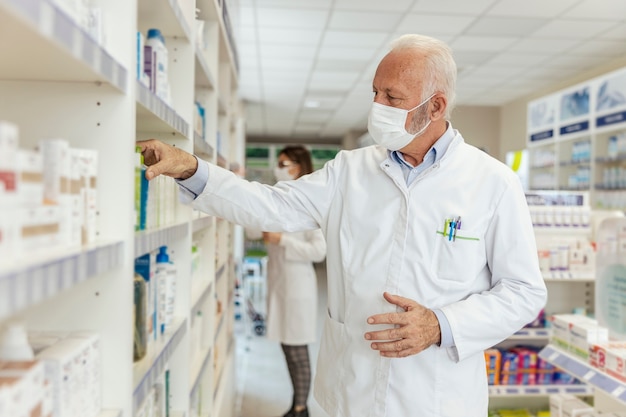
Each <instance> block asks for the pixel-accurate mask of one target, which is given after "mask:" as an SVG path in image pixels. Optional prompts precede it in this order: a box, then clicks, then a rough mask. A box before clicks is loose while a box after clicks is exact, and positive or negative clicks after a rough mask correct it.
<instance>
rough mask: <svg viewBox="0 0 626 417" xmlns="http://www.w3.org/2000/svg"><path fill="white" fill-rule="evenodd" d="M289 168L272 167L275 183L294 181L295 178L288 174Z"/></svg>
mask: <svg viewBox="0 0 626 417" xmlns="http://www.w3.org/2000/svg"><path fill="white" fill-rule="evenodd" d="M290 168H291V166H286V167H283V168H281V167H274V177H276V181H289V180H295V179H296V176H295V175H291V174H290V173H289V169H290Z"/></svg>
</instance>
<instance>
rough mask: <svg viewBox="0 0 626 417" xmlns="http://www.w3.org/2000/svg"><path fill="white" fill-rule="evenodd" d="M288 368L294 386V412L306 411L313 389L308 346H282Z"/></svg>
mask: <svg viewBox="0 0 626 417" xmlns="http://www.w3.org/2000/svg"><path fill="white" fill-rule="evenodd" d="M281 347H282V348H283V352H284V354H285V359H286V360H287V368H288V369H289V376H290V377H291V384H292V385H293V403H292V407H291V409H292V410H293V411H296V412H298V411H301V410H304V409H306V402H307V398H308V397H309V391H310V389H311V363H310V361H309V349H308V346H307V345H298V346H290V345H282V344H281Z"/></svg>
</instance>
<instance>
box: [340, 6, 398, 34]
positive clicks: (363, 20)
mask: <svg viewBox="0 0 626 417" xmlns="http://www.w3.org/2000/svg"><path fill="white" fill-rule="evenodd" d="M401 17H402V14H401V13H389V12H378V13H375V12H349V11H340V10H339V11H337V10H335V11H333V12H332V14H331V16H330V21H329V23H328V28H329V29H334V30H361V31H368V30H370V31H391V30H393V29H394V28H395V27H396V26H397V25H398V22H399V21H400V20H401Z"/></svg>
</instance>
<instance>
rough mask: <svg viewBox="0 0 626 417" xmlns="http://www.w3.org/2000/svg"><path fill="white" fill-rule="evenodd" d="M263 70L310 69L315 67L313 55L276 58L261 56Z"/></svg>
mask: <svg viewBox="0 0 626 417" xmlns="http://www.w3.org/2000/svg"><path fill="white" fill-rule="evenodd" d="M260 61H261V68H262V69H263V72H265V71H273V70H289V71H310V70H311V68H312V67H313V61H314V60H313V57H312V56H310V57H308V58H276V57H270V56H263V55H262V56H261V58H260Z"/></svg>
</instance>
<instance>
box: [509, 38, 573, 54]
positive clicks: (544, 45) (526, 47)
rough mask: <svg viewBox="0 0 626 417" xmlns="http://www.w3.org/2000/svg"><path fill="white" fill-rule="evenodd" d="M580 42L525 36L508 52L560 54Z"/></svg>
mask: <svg viewBox="0 0 626 417" xmlns="http://www.w3.org/2000/svg"><path fill="white" fill-rule="evenodd" d="M578 43H580V41H577V40H570V39H529V38H525V39H522V40H520V41H519V42H517V43H515V44H514V45H511V47H510V48H509V50H508V52H528V53H541V52H544V53H549V54H554V55H557V54H560V53H563V52H565V51H567V50H568V49H571V48H572V47H574V46H575V45H577V44H578Z"/></svg>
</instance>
